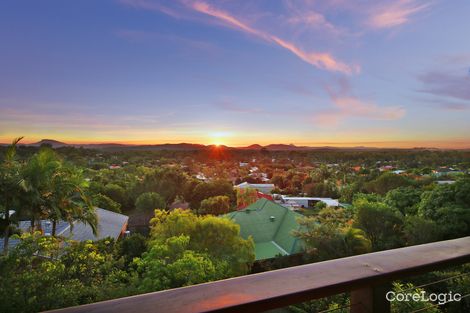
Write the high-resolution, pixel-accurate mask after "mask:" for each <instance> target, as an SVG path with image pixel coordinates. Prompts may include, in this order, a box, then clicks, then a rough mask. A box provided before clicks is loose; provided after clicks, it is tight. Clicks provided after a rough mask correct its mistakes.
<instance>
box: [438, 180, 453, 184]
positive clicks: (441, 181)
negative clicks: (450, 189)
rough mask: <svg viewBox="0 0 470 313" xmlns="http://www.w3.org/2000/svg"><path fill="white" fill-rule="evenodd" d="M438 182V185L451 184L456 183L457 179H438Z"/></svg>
mask: <svg viewBox="0 0 470 313" xmlns="http://www.w3.org/2000/svg"><path fill="white" fill-rule="evenodd" d="M436 184H438V185H451V184H455V180H438V181H436Z"/></svg>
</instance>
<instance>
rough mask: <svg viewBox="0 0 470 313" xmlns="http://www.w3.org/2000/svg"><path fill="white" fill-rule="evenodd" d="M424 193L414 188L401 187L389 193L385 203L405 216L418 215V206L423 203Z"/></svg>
mask: <svg viewBox="0 0 470 313" xmlns="http://www.w3.org/2000/svg"><path fill="white" fill-rule="evenodd" d="M421 193H422V191H421V190H419V189H416V188H412V187H399V188H397V189H392V190H390V191H389V192H387V195H386V196H385V199H384V202H385V204H387V205H388V206H390V207H392V208H395V209H397V210H398V211H400V212H401V214H403V215H416V213H417V206H418V204H419V202H420V201H421Z"/></svg>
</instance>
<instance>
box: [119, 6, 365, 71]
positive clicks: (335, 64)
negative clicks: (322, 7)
mask: <svg viewBox="0 0 470 313" xmlns="http://www.w3.org/2000/svg"><path fill="white" fill-rule="evenodd" d="M120 1H121V3H123V4H126V5H129V6H132V7H136V8H140V9H145V10H153V11H160V12H162V13H165V14H168V15H170V16H174V17H178V18H181V17H183V16H184V18H194V17H190V16H189V15H188V14H187V12H186V13H182V12H183V11H184V10H181V8H186V9H190V10H191V11H193V12H196V13H200V14H204V15H206V16H210V17H212V18H214V19H215V20H216V21H218V22H219V23H221V24H222V25H224V26H226V27H231V28H233V29H236V30H238V31H242V32H245V33H248V34H250V35H252V36H255V37H257V38H259V39H261V40H263V41H265V42H269V43H272V44H275V45H277V46H279V47H281V48H283V49H286V50H287V51H289V52H291V53H292V54H294V55H295V56H297V57H298V58H300V59H301V60H302V61H304V62H306V63H308V64H311V65H313V66H315V67H317V68H319V69H322V70H327V71H332V72H341V73H344V74H348V75H350V74H355V73H359V72H360V67H359V66H358V65H350V64H347V63H345V62H342V61H340V60H338V59H336V58H335V57H334V56H333V55H332V54H331V53H328V52H312V51H307V50H304V49H302V48H301V47H300V46H298V45H297V44H295V43H293V42H290V41H287V40H284V39H282V38H280V37H278V36H276V35H273V34H271V33H269V32H266V31H264V30H261V29H259V28H255V27H254V26H252V25H250V24H249V23H247V22H244V21H242V20H241V19H239V18H237V17H236V16H235V15H233V14H232V13H230V12H229V11H226V10H223V9H219V8H216V7H214V6H213V5H211V4H209V3H207V2H204V1H192V0H181V1H172V3H173V4H175V3H176V4H178V6H180V7H178V8H180V10H178V11H176V10H175V9H174V8H173V7H170V5H163V4H162V3H157V2H153V1H149V0H120ZM313 18H314V17H313V16H310V17H309V19H310V20H311V21H312V22H313ZM317 18H319V19H321V18H320V17H317ZM323 23H327V22H326V21H323Z"/></svg>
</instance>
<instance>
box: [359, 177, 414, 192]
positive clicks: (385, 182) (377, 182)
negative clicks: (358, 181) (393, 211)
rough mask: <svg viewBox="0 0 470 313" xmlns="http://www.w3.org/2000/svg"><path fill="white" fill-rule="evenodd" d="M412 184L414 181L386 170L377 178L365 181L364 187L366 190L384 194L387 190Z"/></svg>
mask: <svg viewBox="0 0 470 313" xmlns="http://www.w3.org/2000/svg"><path fill="white" fill-rule="evenodd" d="M412 185H414V182H413V181H412V180H411V179H409V178H407V177H405V176H402V175H396V174H393V173H391V172H386V173H383V174H382V175H380V176H379V177H378V178H376V179H374V180H372V181H370V182H368V183H366V185H365V188H366V190H367V191H368V192H373V193H377V194H379V195H385V194H386V193H387V192H388V191H390V190H392V189H396V188H398V187H407V186H412Z"/></svg>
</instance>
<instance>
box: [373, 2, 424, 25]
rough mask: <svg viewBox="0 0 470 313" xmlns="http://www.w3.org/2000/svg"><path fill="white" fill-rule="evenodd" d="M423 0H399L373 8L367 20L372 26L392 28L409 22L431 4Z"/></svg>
mask: <svg viewBox="0 0 470 313" xmlns="http://www.w3.org/2000/svg"><path fill="white" fill-rule="evenodd" d="M431 4H432V2H430V1H427V2H423V1H422V0H397V1H392V2H391V3H389V4H387V5H384V6H378V7H376V8H375V9H373V10H372V13H371V16H370V18H369V20H368V22H367V24H368V26H370V27H372V28H392V27H396V26H400V25H402V24H405V23H407V22H409V20H410V18H411V17H412V16H413V15H415V14H417V13H419V12H421V11H423V10H424V9H426V8H428V7H429V6H431Z"/></svg>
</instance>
